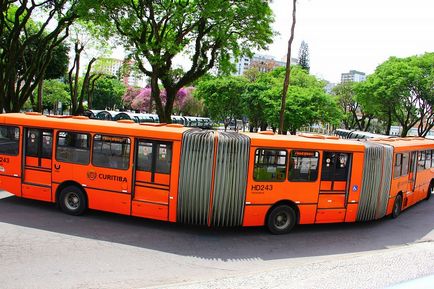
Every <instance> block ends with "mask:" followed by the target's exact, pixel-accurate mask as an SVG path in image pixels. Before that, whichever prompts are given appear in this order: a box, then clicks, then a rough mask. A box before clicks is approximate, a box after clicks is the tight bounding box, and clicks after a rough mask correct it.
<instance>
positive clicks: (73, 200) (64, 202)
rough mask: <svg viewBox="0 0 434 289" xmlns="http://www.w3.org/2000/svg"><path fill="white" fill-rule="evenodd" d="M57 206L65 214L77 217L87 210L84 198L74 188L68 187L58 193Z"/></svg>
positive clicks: (82, 194)
mask: <svg viewBox="0 0 434 289" xmlns="http://www.w3.org/2000/svg"><path fill="white" fill-rule="evenodd" d="M59 205H60V208H61V209H62V211H64V212H65V213H67V214H69V215H74V216H78V215H81V214H82V213H83V212H84V211H85V210H86V208H87V201H86V196H85V195H84V193H83V191H82V190H80V189H79V188H77V187H76V186H68V187H66V188H63V189H62V191H61V192H60V196H59Z"/></svg>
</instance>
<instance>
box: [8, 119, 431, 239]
mask: <svg viewBox="0 0 434 289" xmlns="http://www.w3.org/2000/svg"><path fill="white" fill-rule="evenodd" d="M433 167H434V141H432V140H425V139H423V138H384V139H371V140H366V141H354V140H342V139H339V138H338V137H334V136H321V135H300V136H282V135H273V134H272V133H270V132H264V133H258V134H238V133H226V132H216V131H211V130H199V129H191V128H184V127H183V126H182V125H179V124H169V125H165V124H138V123H134V122H133V121H129V120H120V121H117V122H107V121H101V120H91V119H88V118H86V117H69V116H68V117H64V116H51V117H50V116H43V115H39V114H37V113H27V114H18V113H17V114H2V115H0V188H1V189H3V190H6V191H9V192H11V193H13V194H15V195H16V196H18V197H23V198H29V199H36V200H42V201H48V202H53V203H57V204H59V206H60V208H61V209H62V210H63V211H64V212H66V213H68V214H72V215H80V214H82V213H83V212H84V211H85V210H86V209H88V208H89V209H96V210H102V211H108V212H114V213H119V214H125V215H132V216H138V217H144V218H150V219H157V220H163V221H170V222H180V223H186V224H195V225H205V226H264V225H265V226H266V227H267V228H268V229H269V230H270V231H271V232H272V233H274V234H282V233H287V232H289V231H290V230H291V229H292V228H293V227H294V225H296V224H314V223H337V222H355V221H367V220H375V219H379V218H382V217H384V216H386V215H391V216H392V217H397V216H398V215H399V214H400V212H401V210H403V209H406V208H408V207H410V206H412V205H413V204H415V203H417V202H419V201H421V200H423V199H428V198H429V197H430V195H431V191H432V189H433V187H434V181H433V180H434V170H433V169H432V168H433Z"/></svg>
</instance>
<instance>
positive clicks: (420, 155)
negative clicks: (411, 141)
mask: <svg viewBox="0 0 434 289" xmlns="http://www.w3.org/2000/svg"><path fill="white" fill-rule="evenodd" d="M424 169H425V151H419V152H417V171H423V170H424Z"/></svg>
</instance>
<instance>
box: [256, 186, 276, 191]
mask: <svg viewBox="0 0 434 289" xmlns="http://www.w3.org/2000/svg"><path fill="white" fill-rule="evenodd" d="M272 190H273V185H252V191H253V192H264V191H272Z"/></svg>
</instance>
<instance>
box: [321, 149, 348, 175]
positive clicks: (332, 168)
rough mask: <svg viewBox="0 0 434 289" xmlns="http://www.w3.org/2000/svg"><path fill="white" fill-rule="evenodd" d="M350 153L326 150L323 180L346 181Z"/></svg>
mask: <svg viewBox="0 0 434 289" xmlns="http://www.w3.org/2000/svg"><path fill="white" fill-rule="evenodd" d="M349 160H350V154H347V153H337V152H325V153H324V157H323V164H322V173H321V179H322V180H323V181H346V180H347V178H348V165H349Z"/></svg>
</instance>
